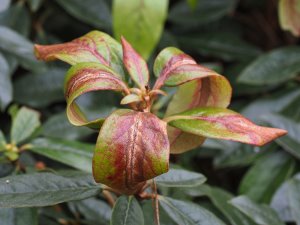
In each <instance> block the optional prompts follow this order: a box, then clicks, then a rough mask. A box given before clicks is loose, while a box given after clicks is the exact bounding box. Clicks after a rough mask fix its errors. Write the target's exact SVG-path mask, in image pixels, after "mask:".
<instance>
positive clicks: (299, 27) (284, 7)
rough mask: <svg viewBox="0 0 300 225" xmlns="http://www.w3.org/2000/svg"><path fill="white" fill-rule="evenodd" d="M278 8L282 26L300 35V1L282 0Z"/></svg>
mask: <svg viewBox="0 0 300 225" xmlns="http://www.w3.org/2000/svg"><path fill="white" fill-rule="evenodd" d="M278 9H279V10H278V11H279V21H280V26H281V28H282V29H283V30H288V31H291V32H292V33H293V35H295V36H300V1H299V0H295V1H290V0H280V1H279V7H278Z"/></svg>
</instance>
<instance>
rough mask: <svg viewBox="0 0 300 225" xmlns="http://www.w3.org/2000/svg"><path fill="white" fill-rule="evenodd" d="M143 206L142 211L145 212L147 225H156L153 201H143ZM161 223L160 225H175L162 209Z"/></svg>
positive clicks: (160, 212)
mask: <svg viewBox="0 0 300 225" xmlns="http://www.w3.org/2000/svg"><path fill="white" fill-rule="evenodd" d="M141 204H142V209H143V212H144V219H145V224H147V225H156V223H155V215H154V213H155V212H154V208H153V201H152V200H146V201H142V202H141ZM159 222H160V225H173V224H174V223H173V221H172V220H171V219H170V217H169V216H168V215H167V214H166V212H165V211H163V210H161V209H160V210H159Z"/></svg>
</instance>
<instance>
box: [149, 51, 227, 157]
mask: <svg viewBox="0 0 300 225" xmlns="http://www.w3.org/2000/svg"><path fill="white" fill-rule="evenodd" d="M154 72H155V74H156V75H157V76H159V78H158V79H157V82H156V84H155V87H160V86H162V85H167V86H176V85H180V86H179V88H178V91H177V92H176V93H175V95H174V97H173V99H172V101H171V102H170V103H169V105H168V108H167V111H166V115H165V116H170V115H172V114H176V113H180V112H183V111H186V110H189V109H192V108H195V107H200V106H201V107H203V106H211V107H221V108H226V107H227V106H228V105H229V103H230V99H231V92H232V90H231V86H230V83H229V82H228V80H227V79H226V78H225V77H223V76H221V75H220V74H218V73H216V72H214V71H212V70H210V69H208V68H205V67H203V66H200V65H197V64H196V62H195V60H193V59H192V58H191V57H190V56H188V55H186V54H184V53H183V52H182V51H180V50H179V49H176V48H173V47H172V48H166V49H164V50H163V51H162V52H161V53H160V54H159V55H158V57H157V59H156V60H155V63H154ZM158 74H159V75H158ZM168 136H169V140H170V144H171V153H174V154H178V153H182V152H185V151H188V150H190V149H193V148H195V147H197V146H199V145H201V144H202V143H203V142H204V140H205V138H204V137H199V136H195V135H192V134H188V133H185V132H182V131H181V130H178V129H176V128H173V127H168Z"/></svg>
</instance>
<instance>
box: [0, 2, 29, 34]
mask: <svg viewBox="0 0 300 225" xmlns="http://www.w3.org/2000/svg"><path fill="white" fill-rule="evenodd" d="M0 25H3V26H6V27H9V28H11V29H13V30H15V31H17V32H18V33H19V34H21V35H24V36H25V37H28V35H29V32H30V26H31V21H30V14H29V12H28V10H27V8H26V6H25V4H24V2H17V3H15V4H13V5H11V6H10V7H9V8H8V9H7V10H6V11H4V12H2V13H0Z"/></svg>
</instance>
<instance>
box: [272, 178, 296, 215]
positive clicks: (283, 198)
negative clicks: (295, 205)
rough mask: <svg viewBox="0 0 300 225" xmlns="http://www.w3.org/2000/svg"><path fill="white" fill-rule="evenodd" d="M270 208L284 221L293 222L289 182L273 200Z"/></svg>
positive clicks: (278, 191)
mask: <svg viewBox="0 0 300 225" xmlns="http://www.w3.org/2000/svg"><path fill="white" fill-rule="evenodd" d="M270 206H271V207H272V208H273V209H274V210H275V211H276V212H277V214H278V216H279V217H280V219H281V220H283V221H292V220H293V219H292V212H291V208H290V205H289V200H288V181H286V182H285V183H283V184H282V185H281V186H280V188H278V189H277V191H276V193H275V194H274V196H273V198H272V202H271V204H270Z"/></svg>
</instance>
